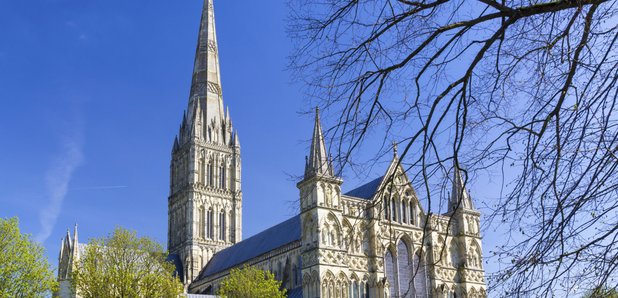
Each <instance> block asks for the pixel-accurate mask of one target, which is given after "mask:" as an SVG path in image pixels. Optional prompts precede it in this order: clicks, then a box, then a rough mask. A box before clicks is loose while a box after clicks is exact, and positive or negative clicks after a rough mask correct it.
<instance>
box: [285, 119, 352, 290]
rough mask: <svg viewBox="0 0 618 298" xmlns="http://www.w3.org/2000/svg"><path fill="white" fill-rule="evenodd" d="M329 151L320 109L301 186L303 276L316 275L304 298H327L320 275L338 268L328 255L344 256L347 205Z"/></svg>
mask: <svg viewBox="0 0 618 298" xmlns="http://www.w3.org/2000/svg"><path fill="white" fill-rule="evenodd" d="M342 183H343V180H342V179H341V178H340V177H337V176H336V175H335V173H334V170H333V165H332V161H331V159H330V157H329V155H328V152H327V151H326V146H325V143H324V136H323V134H322V127H321V125H320V115H319V110H318V109H317V108H316V114H315V126H314V128H313V138H312V141H311V148H310V152H309V157H308V159H307V161H306V163H305V175H304V178H303V180H302V181H300V182H299V183H298V184H297V187H298V189H299V190H300V207H301V215H300V218H301V227H302V232H301V244H302V245H301V255H302V272H303V274H302V275H303V276H314V277H315V278H313V279H312V281H311V282H309V283H307V284H306V285H305V286H304V287H303V297H321V296H326V294H325V293H322V288H321V286H320V282H319V279H318V278H317V277H318V276H323V275H324V274H325V272H327V271H328V270H329V269H332V266H336V265H337V264H334V263H333V262H332V260H330V259H326V258H323V257H322V256H324V255H337V256H339V257H340V256H341V253H342V252H343V251H344V250H342V247H344V243H343V241H344V239H343V231H342V226H341V222H342V219H343V214H342V210H343V204H342V201H341V184H342Z"/></svg>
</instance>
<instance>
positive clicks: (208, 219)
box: [206, 208, 214, 239]
mask: <svg viewBox="0 0 618 298" xmlns="http://www.w3.org/2000/svg"><path fill="white" fill-rule="evenodd" d="M213 215H214V214H213V211H212V208H209V209H208V213H207V214H206V230H207V232H208V235H207V236H208V238H210V239H212V238H213V234H214V227H213Z"/></svg>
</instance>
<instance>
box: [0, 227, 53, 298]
mask: <svg viewBox="0 0 618 298" xmlns="http://www.w3.org/2000/svg"><path fill="white" fill-rule="evenodd" d="M56 287H57V283H56V280H55V278H54V275H53V272H52V270H51V268H50V266H49V263H48V262H47V259H46V258H45V257H44V256H43V247H42V246H41V245H39V244H38V243H36V242H34V241H32V240H31V239H30V236H29V235H25V234H21V232H20V231H19V220H18V219H17V218H9V219H2V218H0V297H3V298H4V297H6V298H8V297H44V296H45V295H47V294H49V293H50V292H51V291H54V290H55V289H56Z"/></svg>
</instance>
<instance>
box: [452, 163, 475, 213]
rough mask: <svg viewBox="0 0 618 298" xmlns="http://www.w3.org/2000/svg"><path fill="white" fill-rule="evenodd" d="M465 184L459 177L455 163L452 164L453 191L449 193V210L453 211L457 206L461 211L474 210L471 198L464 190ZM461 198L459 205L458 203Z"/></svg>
mask: <svg viewBox="0 0 618 298" xmlns="http://www.w3.org/2000/svg"><path fill="white" fill-rule="evenodd" d="M465 187H466V184H465V183H464V179H463V177H461V169H460V168H459V166H458V165H457V164H456V163H453V190H452V193H451V201H450V204H449V205H450V209H451V210H455V208H457V207H458V206H459V208H461V209H474V205H473V204H472V198H470V194H469V193H468V191H467V190H466V188H465ZM460 198H461V203H460V202H459V201H460Z"/></svg>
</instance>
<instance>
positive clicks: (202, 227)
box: [198, 207, 206, 239]
mask: <svg viewBox="0 0 618 298" xmlns="http://www.w3.org/2000/svg"><path fill="white" fill-rule="evenodd" d="M198 216H199V220H198V225H199V231H200V238H202V239H203V238H205V236H206V225H205V217H206V214H205V211H204V207H200V212H199V215H198Z"/></svg>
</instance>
